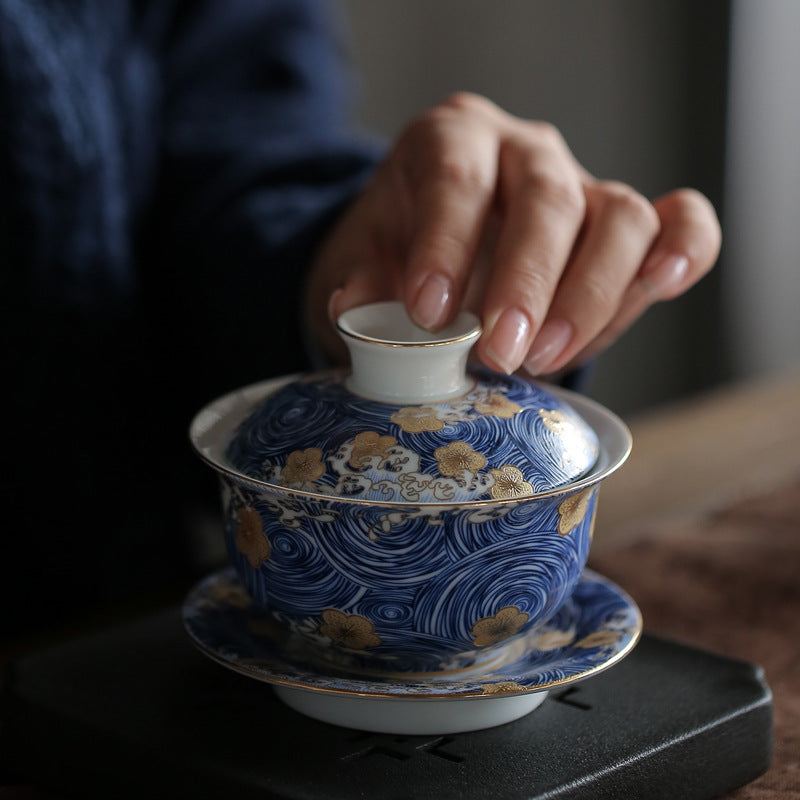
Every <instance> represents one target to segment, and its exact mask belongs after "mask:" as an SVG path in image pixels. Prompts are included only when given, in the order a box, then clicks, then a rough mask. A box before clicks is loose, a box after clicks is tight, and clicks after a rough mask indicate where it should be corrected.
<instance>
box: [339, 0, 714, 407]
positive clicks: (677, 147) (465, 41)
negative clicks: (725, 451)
mask: <svg viewBox="0 0 800 800" xmlns="http://www.w3.org/2000/svg"><path fill="white" fill-rule="evenodd" d="M342 4H343V6H344V8H345V11H346V12H347V16H348V19H349V25H350V29H351V33H352V45H353V53H354V59H355V65H356V67H357V68H358V70H359V72H360V73H361V76H362V83H363V87H362V88H363V96H362V104H361V108H362V118H363V120H364V122H365V123H366V124H367V125H368V126H370V127H371V128H373V129H376V130H378V131H381V132H383V133H384V134H386V135H387V136H392V135H394V134H395V133H397V132H398V131H399V130H400V129H401V128H402V125H403V124H404V122H405V121H407V120H408V119H410V118H411V117H413V116H414V115H415V114H418V113H419V112H420V111H422V110H423V109H425V108H426V107H428V106H430V105H432V104H434V103H436V102H437V101H438V100H440V99H442V98H443V97H445V96H447V94H449V93H450V92H452V91H455V90H470V91H476V92H480V93H483V94H485V95H487V96H489V97H490V98H492V99H493V100H494V101H495V102H497V103H498V104H500V105H502V106H503V107H504V108H506V109H507V110H509V111H511V112H513V113H515V114H518V115H520V116H525V117H530V118H539V119H546V120H549V121H550V122H553V123H555V124H556V125H557V126H559V128H560V129H561V131H562V133H563V134H564V136H565V138H566V139H567V142H568V143H569V144H570V146H571V148H572V150H573V152H574V153H575V155H576V156H577V157H578V159H579V160H580V161H581V162H582V163H583V164H584V166H586V167H587V168H588V169H589V170H590V171H591V172H592V173H593V174H595V175H597V176H599V177H606V178H617V179H621V180H624V181H626V182H629V183H631V184H632V185H634V186H636V187H637V188H638V189H639V190H640V191H642V192H643V193H644V194H646V195H648V196H651V197H652V196H657V195H658V194H660V193H662V192H665V191H667V190H669V189H671V188H674V187H676V186H679V185H687V184H690V185H694V186H697V187H698V188H701V189H702V190H704V191H705V192H706V193H707V194H708V195H709V196H711V197H712V200H713V201H714V202H715V203H717V204H720V194H721V193H720V186H721V164H722V157H723V145H722V125H723V121H724V94H725V81H724V77H725V64H726V60H725V48H726V42H727V4H725V3H719V2H705V3H692V2H688V0H687V2H676V0H650V2H648V3H641V2H639V0H603V2H597V0H570V2H546V1H545V0H495V2H491V3H488V2H485V0H402V2H400V1H399V0H382V1H381V2H375V0H343V3H342ZM719 280H720V279H719V277H717V276H716V275H714V276H713V277H711V278H710V279H708V280H707V281H705V282H704V283H703V284H701V285H700V286H698V287H697V288H696V289H695V290H694V291H693V292H692V293H691V294H690V295H689V296H687V297H686V298H682V299H681V300H679V301H676V302H673V303H670V304H668V305H663V306H659V307H658V308H656V309H654V310H652V311H651V312H650V313H649V314H648V315H647V316H646V317H645V318H644V319H643V320H642V321H640V322H639V323H638V324H637V325H636V326H635V327H634V329H633V330H631V331H630V332H629V334H628V335H627V336H626V337H625V338H624V339H623V340H622V341H620V342H619V343H618V344H617V345H615V346H614V347H613V348H612V350H611V351H609V353H608V354H607V355H606V356H604V357H603V358H601V359H600V361H599V363H598V367H597V372H596V378H595V381H594V384H593V387H592V394H594V395H595V396H596V397H598V398H599V399H600V400H601V401H603V402H605V403H607V404H608V405H609V406H611V407H612V408H614V409H616V410H618V411H619V412H620V413H628V412H632V411H636V410H639V409H641V408H644V407H647V406H651V405H654V404H658V403H661V402H665V401H667V400H669V399H673V398H675V397H679V396H681V395H683V394H686V393H688V392H694V391H700V390H702V389H704V388H706V387H708V386H710V385H713V384H714V383H715V382H717V381H719V380H722V379H723V378H724V377H726V375H727V363H728V358H727V355H726V353H725V349H724V342H723V340H722V335H721V333H722V330H721V313H720V308H719V303H718V298H719V288H718V283H719Z"/></svg>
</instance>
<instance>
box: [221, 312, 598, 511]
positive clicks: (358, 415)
mask: <svg viewBox="0 0 800 800" xmlns="http://www.w3.org/2000/svg"><path fill="white" fill-rule="evenodd" d="M338 328H339V333H340V335H341V336H342V337H343V339H344V341H345V343H346V344H347V346H348V348H349V350H350V356H351V361H352V370H351V371H350V372H344V371H336V372H326V373H318V374H313V375H309V376H304V377H301V378H299V379H297V380H294V381H291V382H289V383H286V384H285V385H283V386H282V387H281V388H279V389H278V390H277V391H275V392H274V393H273V394H271V395H269V396H268V397H266V398H265V399H264V400H263V401H261V402H260V403H259V404H258V405H257V406H256V407H255V408H254V410H253V411H252V413H250V414H249V416H247V417H246V418H245V419H244V421H243V422H242V423H241V424H239V426H238V427H237V429H236V430H235V431H234V433H233V436H232V437H231V439H230V441H229V443H228V445H227V448H226V456H227V460H228V461H229V463H230V465H231V466H232V467H233V468H234V469H235V470H236V471H238V472H239V473H241V474H242V475H244V476H247V477H248V478H252V479H255V480H257V481H259V482H261V483H266V484H270V485H274V486H280V487H284V488H286V489H290V490H295V491H300V492H303V493H307V492H308V493H312V494H321V495H334V496H340V497H342V498H348V499H353V500H356V499H358V500H365V501H371V502H382V501H383V502H391V503H415V504H416V503H443V502H444V503H451V502H457V503H469V502H473V501H485V500H493V499H494V500H500V499H512V498H516V497H524V496H526V495H531V494H538V493H540V492H545V491H548V490H551V489H556V488H558V487H562V486H565V485H566V484H568V483H571V482H573V481H575V480H577V479H578V478H580V477H581V476H582V475H584V474H586V473H587V472H588V471H589V470H590V469H591V468H592V467H593V465H594V463H595V461H596V460H597V456H598V451H599V444H598V439H597V436H596V434H595V432H594V431H593V430H592V429H591V427H590V426H589V425H588V424H587V423H586V422H585V420H584V419H583V418H582V417H581V416H579V415H578V413H577V412H576V411H575V410H574V409H573V408H572V407H571V406H570V405H568V404H567V403H566V402H565V401H564V400H562V399H560V398H559V397H557V396H556V395H555V394H553V393H552V392H550V391H548V390H547V389H546V388H545V387H544V386H543V385H541V384H538V383H532V382H530V381H527V380H524V379H522V378H520V377H516V376H513V375H511V376H509V375H500V374H496V373H493V372H490V371H488V370H485V369H475V370H472V369H470V370H468V369H467V356H468V354H469V350H470V348H471V346H472V345H473V344H474V343H475V341H476V340H477V338H478V336H480V332H481V329H480V323H479V321H478V319H477V317H475V316H474V315H473V314H470V313H468V312H462V313H461V314H460V315H459V316H458V317H457V319H456V320H455V321H454V322H453V323H452V324H451V325H450V326H448V327H447V328H445V329H444V330H442V331H440V332H439V333H437V334H431V333H430V332H429V331H426V330H424V329H422V328H419V327H417V326H416V325H414V324H413V322H411V320H410V319H409V317H408V316H407V314H406V312H405V310H404V308H403V306H402V304H401V303H374V304H371V305H368V306H361V307H360V308H356V309H352V310H351V311H348V312H346V313H345V314H343V315H342V317H340V319H339V321H338Z"/></svg>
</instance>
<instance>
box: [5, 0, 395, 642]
mask: <svg viewBox="0 0 800 800" xmlns="http://www.w3.org/2000/svg"><path fill="white" fill-rule="evenodd" d="M351 96H352V85H351V81H350V76H349V75H348V67H347V63H346V58H345V54H344V50H343V47H342V39H341V36H340V29H339V25H338V22H337V20H336V18H335V17H334V15H333V14H332V12H331V10H330V9H329V8H328V6H327V5H325V4H324V3H323V2H321V0H197V1H195V0H186V2H184V1H183V0H181V1H180V2H176V1H173V0H160V1H159V0H148V1H147V2H133V0H131V1H130V2H113V3H109V2H105V0H76V1H75V2H69V3H64V2H61V1H60V0H42V1H41V2H36V3H30V2H28V0H0V109H2V113H0V264H2V270H0V275H1V276H2V278H0V280H2V285H1V286H0V291H1V292H2V296H3V305H4V311H3V314H2V319H3V330H2V336H1V337H0V340H2V342H3V353H2V357H3V361H2V363H3V365H4V370H5V372H6V381H4V383H5V384H6V386H7V387H10V388H9V389H7V390H5V392H6V396H5V403H4V406H5V414H4V419H5V421H6V432H5V435H4V445H3V448H2V449H1V450H2V459H3V481H2V486H3V503H4V506H5V507H6V508H7V509H8V513H9V516H10V517H11V518H13V519H14V520H16V522H15V523H14V528H13V530H11V531H6V532H5V533H4V544H3V551H4V552H3V558H2V559H0V562H2V567H1V568H0V585H2V586H3V594H4V597H3V599H4V600H6V599H7V600H9V601H10V600H11V599H12V598H18V597H19V596H20V594H23V595H25V596H27V597H29V600H28V601H27V602H26V603H23V604H22V607H21V608H20V611H19V614H15V615H14V618H13V619H12V620H11V624H12V626H13V625H15V624H16V625H17V626H23V625H24V624H25V621H26V619H28V620H31V619H39V618H41V619H42V620H45V621H52V622H54V621H57V620H58V618H59V617H60V616H61V614H62V610H63V609H67V608H75V607H80V606H85V605H89V604H93V603H96V602H97V601H98V600H99V599H101V598H108V597H115V596H123V595H125V594H126V593H127V592H128V591H130V590H131V589H132V588H134V587H138V588H141V587H143V586H154V585H157V584H158V583H159V582H160V581H162V580H169V579H172V578H174V576H175V575H176V574H180V573H181V571H182V570H183V569H184V565H185V564H186V562H187V554H186V541H185V531H184V527H185V519H184V517H185V509H186V507H187V506H188V505H189V504H190V497H192V496H195V497H196V498H197V499H198V502H201V501H202V500H203V499H205V498H207V499H208V502H209V503H211V502H214V501H215V495H216V486H215V484H214V481H213V479H212V477H211V476H210V475H206V471H207V470H206V468H204V467H203V466H202V465H201V464H200V462H199V460H197V459H196V458H195V457H194V455H193V454H192V453H191V449H190V447H189V444H188V439H187V437H186V430H187V427H188V424H189V421H190V418H191V416H192V415H193V413H195V412H196V411H197V410H198V409H199V407H200V406H201V405H203V404H204V403H205V402H207V401H209V400H211V399H212V398H213V397H215V396H217V395H219V394H221V393H223V392H225V391H228V390H230V389H233V388H235V387H236V386H239V385H242V384H245V383H249V382H252V381H255V380H260V379H264V378H267V377H270V376H272V375H277V374H283V373H287V372H292V371H296V370H299V369H303V368H305V366H306V355H305V350H304V346H303V334H302V320H301V319H300V309H299V298H300V296H301V292H302V286H303V280H304V276H305V270H306V267H307V265H308V263H309V261H310V260H311V258H312V256H313V253H314V250H315V248H316V246H317V245H318V243H319V241H320V238H321V236H322V235H323V233H324V232H325V231H326V230H327V229H328V228H329V226H330V225H331V224H332V222H333V221H334V220H335V218H336V215H337V214H338V212H339V210H340V209H341V208H342V206H343V204H345V203H346V202H347V201H348V200H349V199H351V198H352V197H353V195H354V194H355V193H357V192H358V191H359V190H360V188H361V187H362V186H363V183H364V181H365V180H366V179H367V177H368V175H369V174H370V172H371V170H372V168H373V167H374V165H375V163H376V161H377V160H378V158H379V157H380V155H381V147H380V145H379V144H378V143H376V142H374V141H371V140H369V139H367V137H365V136H362V135H360V134H359V133H358V132H357V131H356V130H355V129H354V128H353V126H352V124H351V122H350V107H351ZM208 472H210V471H208ZM14 605H16V606H18V607H19V603H18V602H17V601H16V600H15V602H14Z"/></svg>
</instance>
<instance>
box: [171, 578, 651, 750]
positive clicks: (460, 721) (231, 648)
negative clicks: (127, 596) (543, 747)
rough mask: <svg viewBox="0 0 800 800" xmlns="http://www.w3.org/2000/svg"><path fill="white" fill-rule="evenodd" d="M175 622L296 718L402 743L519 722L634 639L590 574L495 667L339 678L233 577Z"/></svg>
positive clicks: (610, 594) (626, 615)
mask: <svg viewBox="0 0 800 800" xmlns="http://www.w3.org/2000/svg"><path fill="white" fill-rule="evenodd" d="M183 620H184V624H185V626H186V630H187V631H188V633H189V635H190V636H191V638H192V639H193V641H194V643H195V644H196V645H197V647H198V648H199V649H200V650H201V651H202V652H203V653H204V654H205V655H207V656H209V657H210V658H212V659H213V660H214V661H217V662H219V663H220V664H222V665H223V666H226V667H229V668H230V669H233V670H235V671H236V672H240V673H242V674H243V675H247V676H249V677H251V678H255V679H257V680H260V681H265V682H266V683H270V684H272V686H273V688H274V690H275V692H276V694H277V695H278V697H280V698H281V700H283V701H284V702H285V703H286V704H287V705H289V706H290V707H292V708H294V709H295V710H297V711H300V712H301V713H303V714H305V715H307V716H309V717H313V718H315V719H319V720H322V721H324V722H330V723H333V724H336V725H343V726H345V727H348V728H357V729H359V730H367V731H376V732H380V733H396V734H406V735H414V734H420V735H423V734H424V735H428V734H444V733H458V732H463V731H469V730H478V729H480V728H489V727H492V726H494V725H502V724H504V723H506V722H511V721H512V720H515V719H519V718H520V717H522V716H524V715H525V714H527V713H528V712H530V711H532V710H533V709H534V708H536V707H537V706H539V705H540V704H541V703H542V701H543V700H544V699H545V697H546V695H547V691H548V690H549V689H551V688H553V687H556V686H562V685H564V684H567V683H572V682H574V681H579V680H583V679H585V678H588V677H591V676H592V675H596V674H597V673H598V672H601V671H602V670H604V669H608V667H610V666H612V665H613V664H615V663H616V662H617V661H620V660H621V659H622V658H624V657H625V656H626V655H627V654H628V653H629V652H630V651H631V650H632V649H633V647H634V646H635V644H636V642H637V641H638V640H639V636H640V635H641V631H642V617H641V614H640V612H639V609H638V607H637V606H636V604H635V603H634V602H633V600H632V599H631V598H630V597H629V596H628V595H627V594H626V593H625V592H624V591H622V589H620V588H619V587H618V586H616V585H615V584H613V583H612V582H611V581H609V580H607V579H606V578H603V577H602V576H600V575H598V574H597V573H594V572H592V571H590V570H585V571H584V573H583V575H582V576H581V579H580V581H579V583H578V585H577V587H576V589H575V591H574V593H573V595H572V597H571V598H570V599H569V600H568V601H567V603H566V604H565V605H564V606H563V607H562V608H561V609H560V610H559V611H558V613H557V614H555V615H554V616H553V617H552V618H551V619H550V620H549V621H548V622H547V623H546V624H545V625H543V626H541V627H539V628H537V629H536V630H535V631H533V632H532V633H530V634H528V635H527V636H525V637H523V638H521V639H519V640H517V641H515V642H514V643H513V644H511V645H509V647H508V648H507V649H506V650H505V651H504V652H503V654H502V657H501V658H500V659H499V660H498V661H496V662H494V663H490V664H484V665H482V666H481V667H475V668H471V669H467V670H463V669H462V670H458V671H451V672H439V673H425V674H408V673H386V672H380V673H379V672H361V673H356V672H352V671H347V672H345V671H343V670H342V669H341V668H339V667H336V666H335V665H333V664H332V663H331V662H330V661H327V660H326V659H325V655H324V652H323V651H321V650H320V649H318V648H315V647H314V646H313V645H310V644H308V643H307V642H306V641H305V640H304V639H302V638H301V637H300V636H297V635H293V634H290V633H288V632H287V631H286V630H284V629H283V628H281V627H279V626H278V625H277V624H276V623H275V622H274V621H273V620H272V618H271V617H270V616H269V615H268V613H267V612H265V611H264V610H263V609H262V608H261V607H259V606H257V605H256V604H254V603H253V602H252V601H251V599H250V597H249V595H248V594H247V593H246V592H245V590H244V589H243V588H242V586H241V584H240V583H239V581H238V580H237V578H236V575H235V573H234V571H233V569H232V568H227V569H224V570H221V571H220V572H216V573H214V574H213V575H210V576H209V577H207V578H205V579H204V580H203V581H202V582H201V583H200V584H198V585H197V586H196V587H195V588H194V589H193V590H192V591H191V592H190V594H189V596H188V597H187V599H186V603H185V604H184V607H183Z"/></svg>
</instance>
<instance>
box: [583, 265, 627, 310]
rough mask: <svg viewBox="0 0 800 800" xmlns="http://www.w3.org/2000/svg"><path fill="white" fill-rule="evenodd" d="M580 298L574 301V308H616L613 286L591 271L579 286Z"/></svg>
mask: <svg viewBox="0 0 800 800" xmlns="http://www.w3.org/2000/svg"><path fill="white" fill-rule="evenodd" d="M579 292H580V295H581V297H580V299H579V300H578V302H576V303H575V307H576V308H585V309H587V310H594V311H596V310H607V311H611V310H612V309H614V308H616V305H617V302H616V301H617V298H616V296H615V293H614V290H613V288H612V287H611V286H610V285H609V284H608V283H607V282H606V281H603V280H599V279H598V278H597V277H595V276H594V275H593V274H592V273H589V274H588V275H586V276H585V277H584V279H583V281H582V283H581V285H580V287H579Z"/></svg>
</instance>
